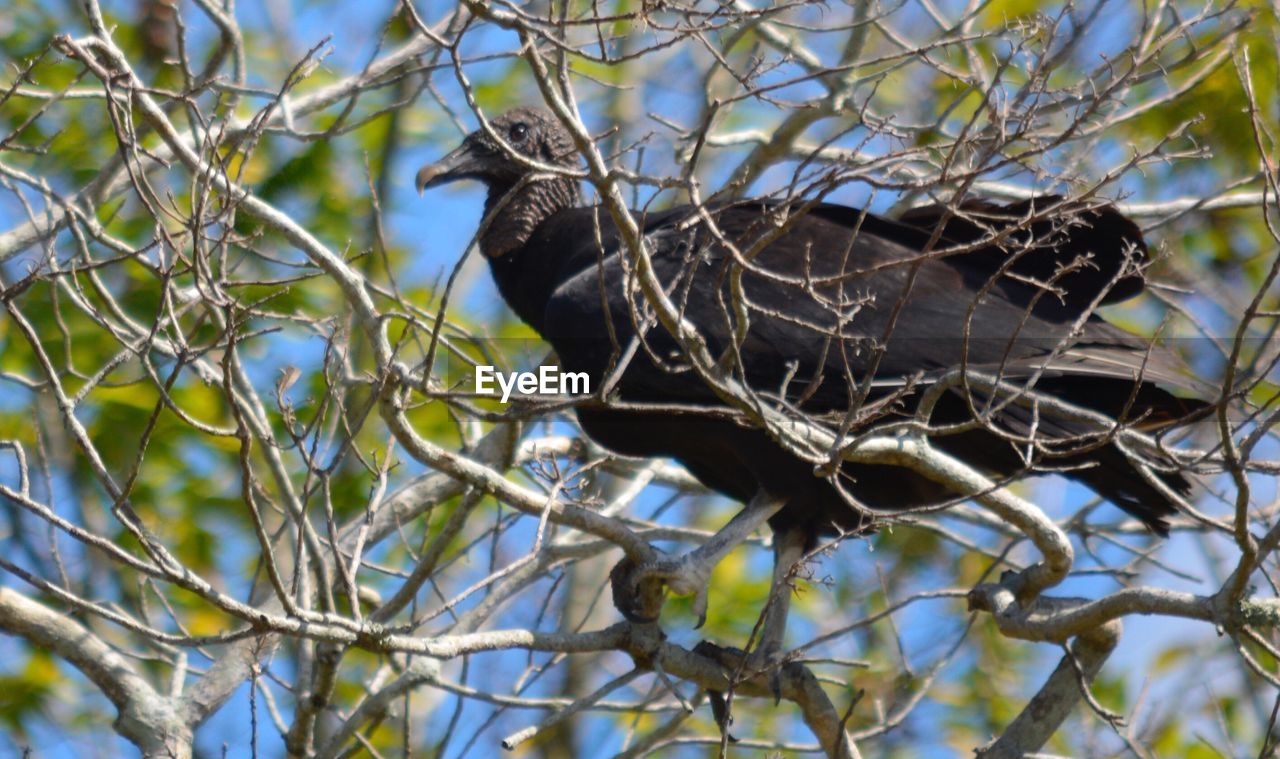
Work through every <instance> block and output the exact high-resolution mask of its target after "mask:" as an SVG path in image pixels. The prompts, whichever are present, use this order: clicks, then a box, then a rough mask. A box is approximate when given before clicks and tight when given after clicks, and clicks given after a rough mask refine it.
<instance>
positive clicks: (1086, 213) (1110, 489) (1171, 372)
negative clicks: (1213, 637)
mask: <svg viewBox="0 0 1280 759" xmlns="http://www.w3.org/2000/svg"><path fill="white" fill-rule="evenodd" d="M490 127H491V129H490V131H486V130H483V129H481V130H478V131H476V132H475V133H473V134H471V135H469V136H468V137H466V138H465V140H464V141H463V143H462V145H461V146H460V147H458V148H457V149H456V150H454V151H453V152H451V153H449V154H448V155H447V156H445V157H444V158H442V159H440V160H439V161H438V162H436V163H434V164H430V165H427V166H425V167H423V168H422V169H421V170H420V171H419V172H418V175H417V186H418V189H419V191H420V192H421V191H423V190H425V189H426V188H428V187H434V186H437V185H440V184H444V183H446V182H452V181H455V180H459V179H475V180H478V181H480V182H483V183H484V184H485V185H486V186H487V187H488V200H487V201H486V203H485V221H484V222H483V225H484V226H483V227H482V231H481V233H480V238H479V247H480V251H481V252H482V253H483V254H484V255H485V256H486V257H487V259H488V262H489V266H490V268H491V270H492V273H493V277H494V279H495V281H496V283H497V286H498V289H499V291H500V292H501V293H502V297H503V298H505V299H506V301H507V303H508V304H509V305H510V306H511V308H512V309H514V311H515V313H516V314H517V315H519V317H520V318H521V319H523V320H524V321H525V322H527V323H528V324H529V325H530V326H532V327H533V328H534V329H535V330H537V332H538V333H539V334H541V335H542V337H543V338H545V339H546V340H547V341H548V342H549V343H550V344H551V345H552V347H553V348H554V349H555V351H556V353H557V355H558V357H559V361H560V363H561V366H562V367H563V368H564V369H565V370H568V371H574V372H587V373H589V374H590V376H591V378H592V385H591V386H592V388H599V387H600V386H601V383H602V382H605V381H606V378H607V377H608V378H609V381H610V382H612V383H613V384H612V385H611V386H610V388H609V398H608V400H607V402H603V403H593V404H583V405H582V406H580V407H578V408H577V409H576V414H577V418H578V420H579V422H580V424H581V427H582V430H583V431H584V432H585V433H586V434H587V435H588V436H590V437H591V438H592V439H593V440H595V441H597V442H598V443H600V444H601V445H602V446H604V447H605V448H607V449H610V450H612V451H615V452H616V453H618V454H622V455H627V456H641V457H644V456H664V457H670V458H673V459H675V460H677V461H679V462H680V463H681V464H683V465H684V466H685V467H686V468H687V469H688V470H689V471H690V472H691V473H692V474H693V475H694V476H695V477H697V478H698V479H699V480H700V481H702V482H703V483H704V484H705V485H706V486H707V487H709V488H711V489H712V490H715V491H719V492H720V493H723V494H725V495H727V496H729V497H731V498H734V499H737V500H739V501H741V502H743V503H744V504H746V506H745V508H744V509H743V510H742V511H741V512H740V513H739V514H738V515H737V516H735V517H734V518H733V519H732V520H731V521H730V523H729V524H727V525H726V526H725V527H724V528H723V529H722V530H721V531H720V532H718V533H717V534H716V535H715V536H714V537H712V538H711V539H710V540H708V541H707V542H706V543H705V544H704V545H702V546H700V547H699V548H698V549H696V550H694V551H691V552H690V553H688V554H686V555H685V556H683V557H680V558H679V559H672V560H664V561H660V562H653V563H649V564H646V565H644V566H636V565H635V564H633V563H632V562H630V561H629V560H627V559H624V560H623V562H622V563H621V564H620V565H619V567H618V568H617V569H615V571H614V575H613V579H614V597H615V604H616V605H617V606H618V608H619V610H620V611H621V612H622V613H623V614H624V615H627V616H628V617H629V618H632V619H633V620H634V619H648V618H649V616H648V615H647V614H642V613H641V611H642V610H641V606H642V605H641V603H640V600H639V591H638V589H639V588H640V586H641V584H642V583H647V584H648V587H649V588H652V587H653V586H654V585H655V584H658V585H659V588H660V587H661V585H660V584H661V583H665V584H666V586H667V587H668V588H670V589H672V590H674V591H676V592H678V593H694V594H696V598H695V608H696V609H697V611H698V613H699V614H700V615H701V614H704V613H705V598H706V588H707V578H708V576H709V574H710V571H711V569H712V568H713V567H714V565H715V564H716V562H718V561H719V560H720V559H721V558H723V557H724V556H725V555H726V554H727V553H728V552H729V551H730V550H732V548H733V547H734V546H736V545H737V544H738V543H740V542H741V541H742V540H743V539H744V538H746V537H747V536H748V534H749V533H750V532H751V531H753V530H754V529H756V528H758V527H759V526H761V525H762V524H763V523H765V522H766V521H767V522H768V524H769V525H770V527H771V528H772V530H773V532H774V551H775V561H776V565H775V591H777V590H778V587H777V583H779V582H781V578H782V577H783V576H785V574H786V571H787V569H788V568H789V567H791V565H792V564H793V563H794V562H795V561H797V560H798V559H799V558H800V557H801V556H803V555H804V553H805V552H806V551H808V550H810V549H812V548H813V547H814V546H815V545H816V543H817V541H818V539H819V538H820V537H821V536H824V535H833V534H840V533H842V532H847V531H858V530H864V529H866V528H867V527H868V526H869V525H870V524H872V522H873V521H874V515H875V513H876V512H882V511H889V512H892V511H902V510H907V509H913V508H918V507H924V506H928V505H930V504H941V503H945V502H947V501H948V499H954V498H955V496H954V494H951V493H949V492H948V491H947V489H946V488H945V487H943V486H942V485H939V484H938V483H936V482H933V481H931V480H929V479H927V478H925V477H923V476H921V475H918V474H916V473H914V472H913V471H910V470H907V469H903V468H895V467H885V466H871V465H865V464H854V463H849V462H844V463H843V464H842V465H838V466H834V467H826V468H825V470H824V468H823V467H820V466H819V467H815V465H814V462H813V461H806V460H805V459H803V458H801V457H799V456H797V455H794V454H793V453H792V452H789V451H788V449H786V448H784V447H783V446H782V445H780V444H779V442H778V441H776V440H775V439H774V438H773V437H771V436H770V435H769V434H768V432H766V431H765V430H763V429H760V428H758V427H753V426H750V425H747V424H743V423H742V420H741V419H740V418H735V416H734V415H733V414H729V413H725V412H726V411H727V410H728V407H727V406H726V405H725V403H724V402H723V400H722V399H721V398H720V397H719V396H717V394H716V393H715V392H713V391H712V390H711V389H710V388H709V387H708V385H707V383H705V382H704V381H703V380H702V379H701V378H700V377H699V376H698V374H697V373H696V372H694V371H692V370H691V369H690V367H689V366H688V364H687V362H686V361H684V360H683V357H682V354H681V352H680V350H679V347H678V344H677V343H676V342H675V341H674V340H673V339H672V337H671V336H670V335H669V334H668V333H667V331H666V330H665V329H664V328H663V327H662V326H659V325H657V324H656V322H655V321H654V320H653V319H652V316H651V312H649V311H648V310H647V309H646V307H645V303H644V301H643V298H642V297H641V296H640V295H639V293H638V291H637V289H636V287H635V279H634V276H633V270H632V267H633V263H632V261H631V258H630V256H629V254H628V252H627V251H626V250H624V247H625V246H624V245H623V244H622V241H621V237H620V234H619V231H618V229H617V228H616V226H615V225H614V223H613V221H612V220H611V218H610V216H609V214H608V213H606V212H604V211H603V210H602V209H600V208H598V207H580V205H579V203H580V198H579V192H578V181H577V179H575V178H573V177H569V176H564V175H558V174H555V173H552V172H547V171H545V170H540V169H538V168H537V167H536V166H535V165H534V163H535V162H536V163H537V164H541V165H543V166H544V167H545V166H552V167H564V168H573V167H576V166H577V154H576V150H575V147H574V144H573V141H572V138H571V137H570V134H569V133H568V132H567V131H566V130H565V129H564V128H563V126H562V125H561V124H560V122H559V121H557V119H556V118H555V117H554V115H553V114H551V113H550V112H549V111H546V110H545V109H542V108H518V109H516V110H512V111H510V112H508V113H505V114H503V115H502V116H500V117H498V118H496V119H493V120H492V121H491V122H490ZM494 135H496V136H498V137H500V138H501V143H500V142H498V141H496V140H495V139H494ZM503 143H505V144H503ZM517 155H519V156H523V157H524V158H525V159H531V160H522V159H521V158H517V157H516V156H517ZM633 213H634V215H635V218H636V219H637V222H638V224H639V225H640V228H641V231H642V233H643V235H644V238H645V242H646V244H647V247H648V250H649V252H650V256H651V259H652V263H653V269H654V272H655V273H656V275H657V277H658V279H659V281H660V282H661V283H662V285H663V286H664V287H665V288H666V292H667V293H668V295H669V297H670V299H671V300H672V301H673V302H674V303H675V304H676V305H677V307H678V308H679V310H680V312H681V313H682V315H683V317H684V318H685V319H687V320H688V321H689V322H691V323H692V324H694V325H695V326H696V327H697V328H698V330H699V331H700V333H701V334H702V336H703V338H704V339H705V341H706V344H707V346H708V348H709V349H710V351H711V353H712V355H714V356H721V357H724V361H725V362H726V364H725V365H726V366H730V367H732V371H733V372H734V373H735V376H736V377H737V378H738V379H739V380H740V382H741V383H742V384H743V385H745V386H747V387H749V388H751V389H752V390H753V391H755V392H756V393H758V394H759V397H760V398H762V399H764V400H765V401H766V402H769V403H772V404H775V405H776V407H777V408H780V409H784V410H786V411H787V412H788V413H792V414H797V413H803V414H806V415H808V416H809V417H810V418H815V419H822V418H824V416H826V417H830V418H831V419H832V420H833V421H832V423H833V424H835V425H840V424H843V425H844V427H845V428H846V429H849V430H851V431H853V432H859V431H865V430H867V429H873V428H874V427H875V426H880V425H885V424H894V423H902V422H904V420H908V419H910V418H912V415H913V414H914V413H915V411H916V404H918V402H919V400H920V398H922V397H924V396H926V395H928V393H927V388H929V387H930V386H931V385H937V384H938V383H939V381H940V380H941V379H942V378H944V377H954V376H955V375H956V373H957V372H956V370H957V369H959V368H961V367H963V368H964V370H965V371H966V372H971V373H972V375H973V376H974V377H980V376H982V373H984V372H985V373H987V375H988V376H997V377H998V379H999V380H1000V381H1001V382H1005V383H1023V384H1025V385H1027V386H1034V391H1035V393H1038V394H1040V395H1041V397H1048V398H1056V399H1060V400H1061V401H1065V402H1066V403H1069V404H1072V405H1074V406H1077V407H1080V408H1084V409H1088V410H1091V411H1094V412H1099V413H1101V414H1105V415H1107V416H1108V417H1110V418H1112V419H1116V420H1123V421H1124V422H1125V423H1127V424H1132V425H1134V426H1136V427H1138V428H1140V429H1143V430H1147V431H1158V430H1161V429H1165V428H1167V427H1169V426H1170V425H1172V424H1174V423H1176V422H1177V421H1178V420H1179V419H1181V418H1183V417H1185V416H1186V415H1188V414H1189V413H1191V412H1194V411H1195V410H1197V409H1199V408H1201V407H1202V406H1203V405H1204V404H1202V403H1201V402H1200V401H1197V400H1194V399H1181V398H1179V397H1177V396H1175V395H1173V394H1171V393H1170V392H1169V391H1168V390H1167V389H1166V388H1175V389H1178V388H1181V389H1183V390H1188V389H1190V390H1193V391H1195V390H1196V388H1195V387H1194V385H1193V383H1191V382H1190V381H1188V380H1187V379H1185V378H1184V377H1185V374H1184V372H1183V371H1182V368H1181V365H1180V364H1179V362H1178V360H1177V359H1176V358H1175V357H1174V356H1173V355H1172V354H1170V353H1168V352H1166V350H1165V349H1162V348H1160V347H1158V346H1155V345H1153V344H1152V341H1149V340H1145V339H1142V338H1139V337H1137V336H1135V335H1133V334H1131V333H1129V332H1126V331H1125V330H1122V329H1120V328H1118V327H1116V326H1114V325H1112V324H1110V323H1108V322H1106V321H1104V320H1103V319H1102V318H1101V317H1099V316H1096V315H1094V314H1093V313H1092V312H1093V310H1094V308H1095V307H1096V306H1098V305H1105V304H1110V303H1115V302H1117V301H1121V300H1124V299H1127V298H1130V297H1132V296H1134V295H1136V294H1137V293H1138V292H1140V291H1141V290H1142V288H1143V284H1144V279H1143V270H1144V268H1145V266H1146V264H1147V263H1148V253H1147V247H1146V244H1145V243H1144V241H1143V238H1142V234H1141V232H1140V231H1139V229H1138V228H1137V227H1136V226H1135V225H1134V224H1133V223H1132V222H1131V221H1130V220H1128V219H1127V218H1125V217H1124V216H1123V215H1121V214H1120V213H1119V212H1118V211H1117V210H1116V209H1115V208H1114V207H1113V206H1110V205H1107V204H1105V203H1097V202H1094V203H1085V202H1082V201H1079V200H1075V201H1067V200H1064V199H1063V198H1060V197H1057V196H1043V197H1038V198H1033V199H1030V200H1025V201H1021V202H1014V203H1009V204H1006V205H999V204H996V203H993V202H987V201H980V200H978V201H975V200H969V201H966V202H964V203H959V204H955V207H954V210H950V211H949V210H948V209H947V208H946V207H944V206H926V207H923V208H918V209H915V210H913V211H910V212H907V213H906V214H904V215H902V216H901V217H900V218H897V219H888V218H883V217H880V216H877V215H875V214H872V213H868V212H866V211H863V210H859V209H856V208H849V207H845V206H840V205H834V204H830V203H824V202H815V201H812V200H810V201H804V200H791V201H785V202H784V201H774V200H737V201H724V202H711V203H706V204H704V205H703V208H702V209H698V208H695V207H693V206H689V205H682V206H678V207H675V208H667V209H664V210H660V211H653V212H645V211H642V210H636V211H633ZM708 219H710V220H713V221H714V224H710V223H708ZM942 387H943V386H939V389H940V392H936V393H934V394H933V396H934V397H933V401H934V402H935V405H934V406H933V410H932V414H931V416H930V417H929V422H930V428H931V429H933V428H937V429H938V430H939V431H941V430H943V429H944V428H945V431H946V432H947V433H948V434H941V432H939V434H936V435H933V434H932V433H931V437H930V440H931V443H932V444H933V445H934V446H935V447H936V448H938V449H941V450H942V451H944V452H946V453H949V454H951V455H953V456H955V457H957V458H958V459H960V460H962V461H964V462H966V463H967V464H969V465H971V466H973V467H976V468H978V469H979V470H981V471H983V472H986V473H988V474H990V475H992V476H993V477H996V478H998V479H999V480H1000V481H1004V480H1005V479H1011V478H1014V477H1017V476H1020V475H1022V474H1034V473H1036V472H1043V471H1059V472H1061V473H1062V474H1064V475H1065V476H1066V477H1069V478H1071V479H1074V480H1076V481H1079V482H1082V483H1084V484H1085V485H1087V486H1088V487H1089V488H1091V489H1092V490H1094V491H1095V492H1097V493H1098V494H1099V495H1101V496H1102V497H1104V498H1106V499H1107V500H1109V501H1110V502H1112V503H1113V504H1115V505H1117V506H1119V507H1120V508H1121V509H1123V510H1125V511H1127V512H1128V513H1130V514H1132V515H1133V516H1135V517H1137V518H1138V519H1139V520H1141V521H1142V522H1143V523H1144V524H1145V525H1147V526H1148V527H1149V528H1150V529H1151V530H1153V531H1154V532H1156V533H1159V534H1161V535H1163V534H1165V533H1166V532H1167V522H1166V517H1167V516H1169V515H1170V514H1172V513H1173V512H1174V505H1173V503H1172V500H1173V498H1172V497H1171V494H1186V493H1188V492H1189V483H1188V482H1187V480H1186V479H1184V478H1183V477H1182V475H1181V474H1179V473H1177V472H1176V471H1175V470H1174V469H1173V468H1172V467H1168V466H1166V467H1163V468H1162V467H1159V466H1155V467H1150V468H1147V469H1146V470H1145V471H1140V467H1139V465H1137V464H1135V463H1134V462H1133V461H1132V460H1131V459H1130V457H1129V456H1127V455H1126V454H1125V453H1124V452H1122V451H1121V450H1120V448H1119V447H1118V446H1117V445H1116V444H1115V439H1114V437H1112V436H1109V435H1108V434H1107V430H1106V429H1102V428H1100V427H1099V426H1098V425H1097V424H1096V423H1091V422H1090V421H1088V420H1087V419H1082V418H1081V417H1080V416H1079V415H1076V416H1072V415H1070V414H1067V413H1054V412H1053V411H1051V410H1046V409H1042V408H1041V407H1040V405H1041V404H1037V403H1029V402H1018V401H1017V399H1014V401H1010V400H1009V397H1008V395H1009V394H1008V393H1007V392H1004V393H1002V392H1001V391H1000V390H999V389H996V390H993V389H992V387H993V386H992V385H991V384H987V385H981V383H967V384H965V385H954V386H952V387H951V388H950V389H946V390H945V391H942ZM1024 401H1025V398H1024ZM851 410H853V411H856V412H857V413H856V414H852V415H851V414H850V411H851ZM1061 411H1062V409H1061V408H1059V412H1061ZM978 417H981V419H982V423H974V420H975V419H976V418H978ZM824 471H825V474H824ZM820 475H821V476H820ZM1175 497H1176V496H1175ZM788 596H789V593H788V592H786V591H785V589H783V591H782V592H781V593H775V595H774V596H773V598H774V600H775V603H774V604H772V605H771V607H770V611H769V614H768V616H767V618H766V620H765V625H764V632H763V634H762V636H761V640H760V644H759V647H758V648H757V651H758V652H763V653H764V657H765V659H766V660H767V659H769V658H770V657H773V656H775V655H776V654H777V652H778V650H779V647H780V645H781V639H782V632H783V627H784V624H785V621H784V620H785V616H786V607H787V598H788Z"/></svg>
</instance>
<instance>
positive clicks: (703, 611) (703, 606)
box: [693, 586, 707, 630]
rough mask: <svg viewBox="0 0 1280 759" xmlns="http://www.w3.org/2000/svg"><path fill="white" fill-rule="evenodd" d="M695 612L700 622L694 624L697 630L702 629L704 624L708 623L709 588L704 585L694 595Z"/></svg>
mask: <svg viewBox="0 0 1280 759" xmlns="http://www.w3.org/2000/svg"><path fill="white" fill-rule="evenodd" d="M693 613H694V614H696V615H697V617H698V623H697V624H695V625H694V626H693V629H695V630H701V629H702V626H703V625H705V624H706V623H707V588H706V586H703V587H702V589H701V590H699V591H697V592H696V593H695V594H694V596H693Z"/></svg>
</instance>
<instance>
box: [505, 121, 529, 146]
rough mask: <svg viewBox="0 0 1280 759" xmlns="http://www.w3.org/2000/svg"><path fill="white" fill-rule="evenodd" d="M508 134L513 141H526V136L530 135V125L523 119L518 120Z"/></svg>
mask: <svg viewBox="0 0 1280 759" xmlns="http://www.w3.org/2000/svg"><path fill="white" fill-rule="evenodd" d="M508 134H510V135H511V141H512V142H524V141H525V138H526V137H528V136H529V125H528V124H526V123H524V122H523V121H517V122H516V123H514V124H512V125H511V130H510V131H509V132H508Z"/></svg>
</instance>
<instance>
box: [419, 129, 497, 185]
mask: <svg viewBox="0 0 1280 759" xmlns="http://www.w3.org/2000/svg"><path fill="white" fill-rule="evenodd" d="M484 168H485V156H482V155H477V154H476V151H475V150H474V149H473V148H472V146H471V145H470V144H469V143H466V142H464V143H462V144H461V145H459V146H458V148H457V149H456V150H454V151H453V152H452V153H450V154H449V155H447V156H445V157H444V158H441V159H440V160H439V161H436V162H435V163H429V164H427V165H426V166H423V167H422V168H421V169H418V176H417V178H416V180H415V184H416V185H417V187H418V194H419V195H421V194H422V193H423V191H424V190H426V189H427V188H428V187H438V186H440V185H442V184H448V183H449V182H455V181H457V180H459V179H478V178H480V176H481V174H482V172H483V170H484Z"/></svg>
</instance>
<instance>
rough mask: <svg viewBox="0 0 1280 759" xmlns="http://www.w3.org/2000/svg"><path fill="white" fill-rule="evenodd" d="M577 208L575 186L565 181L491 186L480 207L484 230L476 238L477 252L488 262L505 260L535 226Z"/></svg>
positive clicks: (567, 178)
mask: <svg viewBox="0 0 1280 759" xmlns="http://www.w3.org/2000/svg"><path fill="white" fill-rule="evenodd" d="M577 204H578V183H577V182H576V181H575V180H573V179H570V178H569V177H556V178H554V179H543V180H540V181H537V182H529V183H527V184H525V185H523V186H520V187H519V188H518V189H516V188H515V186H514V185H505V186H504V185H491V186H490V187H489V197H488V199H487V200H485V204H484V215H485V219H487V220H488V226H487V228H486V229H485V231H484V234H482V235H481V236H480V252H481V253H483V254H484V255H485V256H487V257H489V258H498V257H500V256H505V255H507V254H508V253H511V252H512V251H514V250H517V249H519V248H521V247H522V246H523V245H524V244H525V243H527V242H528V241H529V237H530V235H532V234H533V231H534V230H535V229H537V228H538V225H539V224H541V223H542V222H544V221H546V220H547V219H549V218H551V216H552V215H554V214H555V213H556V212H558V211H563V210H564V209H566V208H572V207H573V206H576V205H577ZM494 211H497V214H496V215H495V214H494Z"/></svg>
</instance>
